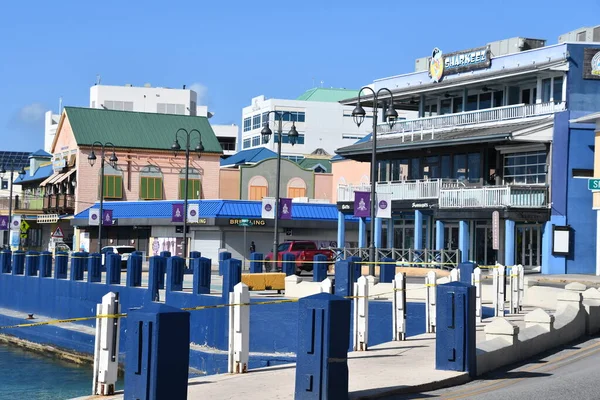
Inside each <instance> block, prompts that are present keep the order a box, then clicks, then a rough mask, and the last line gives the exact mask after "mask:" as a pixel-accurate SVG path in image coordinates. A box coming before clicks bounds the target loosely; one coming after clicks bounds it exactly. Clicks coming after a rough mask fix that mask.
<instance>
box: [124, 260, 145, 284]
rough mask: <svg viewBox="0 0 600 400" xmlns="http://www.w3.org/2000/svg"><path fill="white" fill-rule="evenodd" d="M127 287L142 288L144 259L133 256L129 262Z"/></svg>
mask: <svg viewBox="0 0 600 400" xmlns="http://www.w3.org/2000/svg"><path fill="white" fill-rule="evenodd" d="M127 286H129V287H139V286H142V257H141V256H138V255H137V254H131V255H130V256H129V259H128V260H127Z"/></svg>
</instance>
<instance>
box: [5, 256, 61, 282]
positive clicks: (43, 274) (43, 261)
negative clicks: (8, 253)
mask: <svg viewBox="0 0 600 400" xmlns="http://www.w3.org/2000/svg"><path fill="white" fill-rule="evenodd" d="M0 264H1V263H0ZM38 269H39V271H40V278H50V277H52V253H50V252H49V251H42V252H41V253H40V259H39V262H38Z"/></svg>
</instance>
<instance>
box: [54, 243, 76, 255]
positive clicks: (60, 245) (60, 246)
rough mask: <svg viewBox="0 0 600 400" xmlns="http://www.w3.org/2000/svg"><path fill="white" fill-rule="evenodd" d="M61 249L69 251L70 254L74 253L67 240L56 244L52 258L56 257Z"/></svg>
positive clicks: (65, 251)
mask: <svg viewBox="0 0 600 400" xmlns="http://www.w3.org/2000/svg"><path fill="white" fill-rule="evenodd" d="M59 251H62V252H64V253H67V254H68V255H69V256H70V255H71V253H73V252H72V251H71V248H70V247H69V245H68V244H66V243H65V242H58V243H56V244H55V245H54V248H53V249H52V258H55V257H56V253H58V252H59Z"/></svg>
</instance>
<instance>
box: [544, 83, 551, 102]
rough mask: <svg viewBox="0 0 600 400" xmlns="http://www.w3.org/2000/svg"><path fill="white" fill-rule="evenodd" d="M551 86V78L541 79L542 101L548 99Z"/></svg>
mask: <svg viewBox="0 0 600 400" xmlns="http://www.w3.org/2000/svg"><path fill="white" fill-rule="evenodd" d="M551 87H552V79H551V78H547V79H542V103H547V102H549V101H550V88H551Z"/></svg>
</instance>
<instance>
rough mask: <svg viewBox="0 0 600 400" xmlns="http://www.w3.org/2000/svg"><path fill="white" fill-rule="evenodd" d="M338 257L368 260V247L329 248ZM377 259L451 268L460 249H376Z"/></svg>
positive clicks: (399, 264) (413, 265)
mask: <svg viewBox="0 0 600 400" xmlns="http://www.w3.org/2000/svg"><path fill="white" fill-rule="evenodd" d="M331 250H333V251H334V252H336V254H337V255H338V257H337V258H338V260H339V259H347V258H348V257H360V259H361V260H362V261H365V262H366V261H369V249H368V248H366V247H357V248H353V247H344V248H338V249H331ZM375 256H376V258H377V260H381V259H383V258H391V259H393V260H395V261H396V262H398V266H399V267H401V266H404V267H423V268H441V269H452V268H454V267H455V266H457V265H458V262H459V260H460V250H431V249H422V250H415V249H376V254H375Z"/></svg>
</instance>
